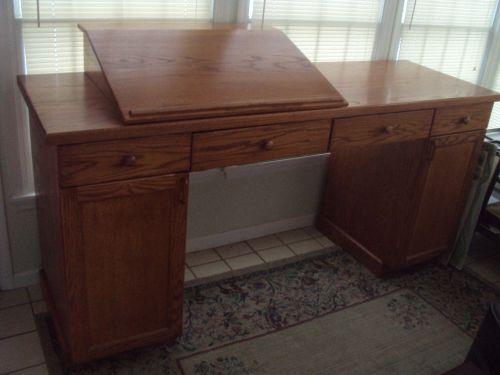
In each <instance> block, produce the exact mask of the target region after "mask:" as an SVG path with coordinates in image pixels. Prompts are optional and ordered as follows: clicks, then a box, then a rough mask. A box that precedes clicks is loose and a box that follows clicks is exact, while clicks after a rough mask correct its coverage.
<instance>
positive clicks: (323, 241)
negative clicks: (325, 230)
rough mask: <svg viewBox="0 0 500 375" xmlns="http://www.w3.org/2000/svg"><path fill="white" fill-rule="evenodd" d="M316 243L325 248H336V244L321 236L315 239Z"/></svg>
mask: <svg viewBox="0 0 500 375" xmlns="http://www.w3.org/2000/svg"><path fill="white" fill-rule="evenodd" d="M315 240H316V241H318V242H319V243H320V244H321V246H323V247H332V246H334V245H335V244H334V243H333V242H332V241H331V240H330V239H329V238H328V237H326V236H321V237H317V238H315Z"/></svg>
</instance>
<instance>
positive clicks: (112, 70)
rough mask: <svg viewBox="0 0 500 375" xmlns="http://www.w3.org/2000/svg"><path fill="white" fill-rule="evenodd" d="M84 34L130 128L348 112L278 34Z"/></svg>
mask: <svg viewBox="0 0 500 375" xmlns="http://www.w3.org/2000/svg"><path fill="white" fill-rule="evenodd" d="M81 29H82V30H83V31H84V33H85V36H86V38H87V39H88V41H89V42H90V43H87V44H85V47H86V48H92V51H93V52H95V56H96V57H97V60H98V62H99V65H100V67H101V71H102V75H103V76H104V78H100V79H97V82H98V83H99V86H101V85H102V84H103V83H107V84H108V85H109V88H110V90H107V89H106V90H105V92H108V91H111V92H112V93H113V95H114V99H115V101H116V103H117V104H118V107H119V111H120V114H121V117H122V119H123V121H124V122H125V123H127V124H132V123H133V124H138V123H144V122H155V121H165V120H183V119H197V118H210V117H225V116H234V115H249V114H260V113H276V112H290V111H301V110H308V109H331V108H336V107H341V106H345V105H347V102H345V101H344V99H343V98H342V96H341V95H340V94H339V93H338V92H337V91H336V90H335V89H334V88H333V87H332V86H331V85H330V83H329V82H328V81H327V80H326V79H325V78H324V77H323V75H322V74H321V73H319V71H318V70H317V69H316V67H315V66H314V65H313V64H312V63H311V62H310V61H309V60H308V59H307V58H306V57H305V56H304V55H303V54H302V52H300V50H299V49H298V48H297V47H296V46H295V45H294V44H293V43H292V42H291V41H290V40H289V39H288V38H287V37H286V36H285V34H284V33H283V32H281V31H279V30H275V29H274V30H273V29H270V30H242V29H238V28H236V29H209V30H168V29H158V30H152V29H149V30H140V29H137V28H132V29H122V28H120V29H110V28H104V29H98V28H95V27H94V28H92V29H89V30H87V29H85V27H83V26H81ZM86 55H90V52H86ZM92 72H94V73H95V69H94V68H92Z"/></svg>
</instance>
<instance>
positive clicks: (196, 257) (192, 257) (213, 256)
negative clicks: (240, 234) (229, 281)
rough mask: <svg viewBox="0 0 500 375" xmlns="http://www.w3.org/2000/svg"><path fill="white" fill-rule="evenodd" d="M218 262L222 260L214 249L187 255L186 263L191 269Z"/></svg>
mask: <svg viewBox="0 0 500 375" xmlns="http://www.w3.org/2000/svg"><path fill="white" fill-rule="evenodd" d="M216 260H220V257H219V255H217V253H216V252H215V251H214V250H213V249H208V250H202V251H196V252H194V253H187V254H186V263H187V265H188V266H189V267H194V266H199V265H201V264H205V263H210V262H215V261H216Z"/></svg>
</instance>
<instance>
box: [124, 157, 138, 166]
mask: <svg viewBox="0 0 500 375" xmlns="http://www.w3.org/2000/svg"><path fill="white" fill-rule="evenodd" d="M136 162H137V158H136V156H135V155H127V156H125V157H124V158H123V160H122V165H124V166H126V167H131V166H132V165H135V163H136Z"/></svg>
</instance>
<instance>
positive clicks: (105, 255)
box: [62, 174, 188, 362]
mask: <svg viewBox="0 0 500 375" xmlns="http://www.w3.org/2000/svg"><path fill="white" fill-rule="evenodd" d="M187 182H188V177H187V174H177V175H167V176H161V177H154V178H144V179H135V180H127V181H120V182H113V183H105V184H99V185H90V186H84V187H77V188H70V189H64V190H63V193H62V215H63V223H64V224H63V232H64V243H65V275H66V283H67V285H68V288H67V290H68V299H69V301H70V303H69V305H70V312H69V316H70V321H71V325H70V326H71V330H72V332H70V334H69V335H68V336H69V346H70V352H71V357H72V358H71V360H72V361H73V362H82V361H87V360H90V359H93V358H98V357H101V356H105V355H108V354H111V353H114V352H118V351H122V350H126V349H130V348H133V347H136V346H140V345H146V344H149V343H154V342H157V341H161V340H165V339H168V338H172V337H175V336H176V335H179V334H180V333H181V330H182V306H183V302H182V296H183V279H184V254H185V236H186V205H187V204H186V199H187Z"/></svg>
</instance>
